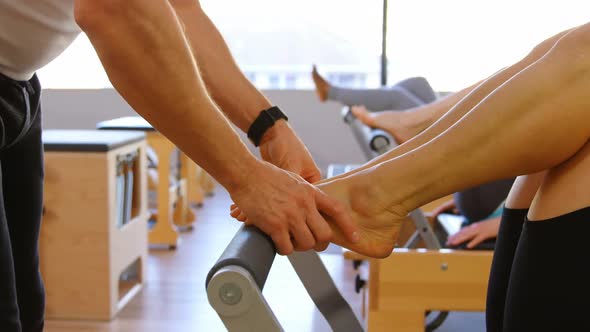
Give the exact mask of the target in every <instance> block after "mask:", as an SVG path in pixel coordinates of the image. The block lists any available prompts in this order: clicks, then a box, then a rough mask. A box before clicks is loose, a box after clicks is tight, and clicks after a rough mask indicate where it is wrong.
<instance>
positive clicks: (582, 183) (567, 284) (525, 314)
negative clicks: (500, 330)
mask: <svg viewBox="0 0 590 332" xmlns="http://www.w3.org/2000/svg"><path fill="white" fill-rule="evenodd" d="M588 170H590V143H586V145H585V146H584V147H583V148H582V149H581V150H580V151H579V152H578V153H576V154H575V155H574V156H573V157H572V158H570V159H569V160H568V161H567V162H565V163H562V164H561V165H559V166H557V167H554V168H553V169H552V170H550V171H549V172H548V173H547V176H546V177H545V179H544V181H543V183H542V184H541V187H540V188H539V191H538V192H537V195H536V196H535V199H534V200H533V203H532V205H531V208H530V210H529V212H528V217H527V220H526V221H525V223H524V227H523V230H522V235H521V237H520V240H519V243H518V248H517V249H516V253H515V258H514V262H513V266H512V273H511V275H510V282H509V285H508V291H507V296H506V308H505V311H504V331H506V332H508V331H590V320H589V319H588V317H587V316H586V314H587V309H588V304H587V303H588V298H590V284H589V283H588V280H590V267H588V264H587V257H588V253H589V252H590V249H588V245H587V239H588V234H589V233H590V177H589V176H588Z"/></svg>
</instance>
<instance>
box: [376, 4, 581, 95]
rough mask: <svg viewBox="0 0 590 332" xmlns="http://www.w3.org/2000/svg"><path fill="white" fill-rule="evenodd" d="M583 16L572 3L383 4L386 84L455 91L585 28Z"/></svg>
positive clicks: (579, 6)
mask: <svg viewBox="0 0 590 332" xmlns="http://www.w3.org/2000/svg"><path fill="white" fill-rule="evenodd" d="M589 10H590V2H588V1H578V0H564V1H558V2H556V1H538V0H518V1H514V0H494V1H465V0H446V1H431V0H412V1H406V0H389V12H388V16H389V17H388V40H387V44H388V50H387V53H388V59H389V61H388V66H389V78H388V83H390V84H391V83H394V82H396V81H398V80H400V79H403V78H406V77H410V76H424V77H426V78H427V79H428V80H429V81H430V83H431V84H432V86H433V87H434V88H435V89H436V90H439V91H456V90H459V89H461V88H464V87H467V86H468V85H470V84H473V83H475V82H477V81H479V80H481V79H483V78H485V77H487V76H489V75H491V74H493V73H494V72H496V71H498V70H499V69H501V68H503V67H505V66H508V65H510V64H512V63H514V62H516V61H518V60H519V59H520V58H522V57H523V56H525V55H526V54H527V53H528V51H530V50H531V49H532V48H533V47H534V46H535V45H536V44H538V43H539V42H541V41H543V40H544V39H546V38H548V37H550V36H552V35H554V34H556V33H558V32H560V31H563V30H565V29H568V28H570V27H573V26H576V25H579V24H583V23H586V22H587V21H588V12H589Z"/></svg>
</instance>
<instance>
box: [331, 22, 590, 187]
mask: <svg viewBox="0 0 590 332" xmlns="http://www.w3.org/2000/svg"><path fill="white" fill-rule="evenodd" d="M584 28H585V29H587V27H584ZM574 29H577V28H574ZM574 29H570V30H565V31H563V32H560V33H558V34H556V35H554V36H552V37H550V38H548V39H547V40H545V41H543V42H542V43H540V44H539V45H537V46H536V47H535V48H534V49H533V50H532V51H531V52H530V53H529V54H528V55H527V56H526V57H525V58H523V59H522V60H521V61H519V62H517V63H515V64H514V65H512V66H510V67H508V68H505V69H503V70H501V71H499V72H498V73H496V74H494V75H492V76H491V77H489V78H488V79H486V80H484V81H483V82H481V83H477V84H475V85H473V86H471V87H468V88H465V89H463V90H461V91H460V92H458V93H455V94H452V95H450V96H447V97H446V98H442V99H439V100H438V101H436V102H434V103H432V104H429V105H426V106H425V108H427V109H428V108H431V107H432V108H438V109H434V110H433V109H430V110H429V111H428V112H431V114H424V115H421V117H426V118H431V121H432V122H434V123H432V122H431V124H432V125H430V126H429V127H428V128H427V129H426V130H424V131H422V132H421V133H420V134H419V135H416V136H415V137H413V138H412V139H410V140H409V141H408V142H407V143H405V144H403V145H401V146H398V147H397V148H395V149H393V150H391V151H389V152H388V153H386V154H384V155H382V156H379V157H377V158H375V159H373V160H371V161H370V162H368V163H367V164H365V165H363V166H362V167H359V168H357V169H355V170H354V171H352V172H349V173H347V174H343V175H341V176H338V177H337V178H342V177H345V176H347V175H351V174H354V173H357V172H361V171H363V170H365V169H368V168H370V167H373V166H375V165H377V164H379V163H382V162H384V161H387V160H391V159H394V158H397V157H399V156H401V155H403V154H405V153H407V152H409V151H412V150H414V149H416V148H419V147H421V146H422V145H424V144H426V143H428V142H429V141H431V140H433V139H434V138H436V137H437V136H439V135H440V134H442V133H443V132H445V131H446V130H447V129H449V128H450V127H452V126H453V125H454V124H455V123H457V122H458V121H459V120H461V118H463V117H464V116H465V115H466V114H467V113H469V112H470V111H471V110H472V109H473V108H477V109H481V110H483V109H489V107H483V106H482V105H480V103H481V102H482V101H483V100H484V98H485V99H489V98H488V96H489V95H490V94H492V93H495V92H497V91H496V90H499V89H500V88H502V86H503V85H505V84H506V83H507V82H508V81H511V80H512V78H513V77H515V76H516V75H518V74H520V73H521V72H522V71H524V70H525V69H527V68H528V67H529V66H532V65H533V64H535V63H536V62H537V61H538V60H539V59H541V58H542V57H544V56H545V55H546V54H547V53H548V52H549V50H551V49H553V48H554V47H555V46H556V43H557V42H558V41H559V40H560V39H561V38H563V37H564V36H565V35H567V34H569V33H570V32H571V31H573V30H574ZM578 36H579V34H576V35H575V36H570V37H568V39H567V43H562V45H561V47H560V48H561V50H560V51H559V52H555V51H554V52H553V53H554V54H555V53H558V54H560V55H558V56H552V57H551V60H550V61H544V62H543V63H542V64H541V66H535V68H534V70H533V72H537V74H536V78H534V79H537V80H541V81H536V82H534V83H535V84H537V85H541V86H542V85H544V82H542V81H543V80H545V78H544V77H541V76H540V75H539V74H538V73H542V72H548V70H547V67H548V66H547V65H548V64H547V62H553V65H555V63H556V62H559V61H561V60H559V59H556V57H560V58H562V59H563V61H565V63H560V64H559V65H562V66H564V67H569V68H570V70H571V69H573V68H574V67H573V63H571V64H570V66H568V64H567V61H569V60H567V59H568V58H573V59H576V60H575V61H574V62H578V63H580V62H582V61H580V59H579V58H577V57H576V56H575V55H571V54H570V55H564V54H563V53H567V51H563V48H564V47H565V48H569V47H570V46H571V45H572V44H575V46H574V47H579V46H580V45H585V44H584V43H583V42H577V41H573V42H572V41H571V40H572V39H575V38H577V37H578ZM564 44H565V45H564ZM573 59H572V60H573ZM539 67H541V70H542V72H539V69H538V68H539ZM580 70H582V69H580ZM528 72H530V70H529V71H528ZM553 73H554V74H555V75H556V77H563V78H564V79H567V78H565V76H564V75H563V73H560V72H559V71H555V70H554V71H553ZM520 76H521V77H520V78H519V80H518V81H521V84H516V85H515V84H513V83H511V84H510V87H508V88H507V89H506V88H502V89H501V90H502V91H511V93H512V94H516V95H518V94H519V92H520V91H523V92H532V91H533V90H534V89H537V88H533V89H529V88H528V87H527V83H524V84H522V81H523V79H522V75H520ZM525 76H531V75H525ZM516 86H517V87H518V89H521V90H519V91H514V90H512V87H516ZM551 88H552V89H554V90H555V91H559V88H560V86H559V83H555V84H553V85H552V87H551ZM495 95H496V96H495V97H494V98H493V100H495V101H499V102H500V103H505V102H507V103H511V101H510V97H508V98H506V97H502V98H498V94H497V93H495ZM523 96H524V95H523ZM519 97H521V96H516V98H515V99H514V101H515V102H518V99H523V98H519ZM537 97H538V98H539V100H538V102H539V103H543V102H544V99H545V100H546V99H547V98H546V97H547V96H545V95H535V94H529V95H528V98H531V99H535V98H537ZM532 102H535V100H531V103H532ZM486 104H490V103H489V102H487V103H486ZM511 104H515V103H514V102H512V103H511ZM512 106H516V107H513V108H516V109H518V107H519V106H518V105H512ZM525 106H527V105H525V104H523V105H522V107H525ZM428 112H426V113H428ZM408 113H410V112H408ZM408 116H409V115H408ZM404 122H405V123H407V122H409V121H404ZM474 125H475V126H476V127H474V128H477V126H478V125H479V124H474ZM376 127H379V126H377V125H376ZM488 127H489V126H488ZM497 130H503V129H500V127H497ZM495 135H496V133H490V136H489V137H490V138H491V137H494V136H495ZM394 136H395V135H394ZM476 148H477V147H476ZM506 178H508V177H506ZM335 179H336V178H335Z"/></svg>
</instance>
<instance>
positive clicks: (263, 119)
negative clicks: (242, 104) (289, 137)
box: [248, 106, 289, 146]
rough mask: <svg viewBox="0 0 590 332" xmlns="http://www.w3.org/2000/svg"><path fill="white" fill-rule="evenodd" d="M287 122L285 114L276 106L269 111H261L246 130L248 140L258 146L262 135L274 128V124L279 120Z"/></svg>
mask: <svg viewBox="0 0 590 332" xmlns="http://www.w3.org/2000/svg"><path fill="white" fill-rule="evenodd" d="M281 119H283V120H285V121H288V120H289V118H287V116H286V115H285V113H283V112H281V110H280V109H279V108H278V107H277V106H273V107H271V108H269V109H266V110H263V111H262V112H260V114H258V117H257V118H256V120H254V122H252V124H251V125H250V128H249V129H248V138H249V139H250V140H251V141H252V143H254V145H255V146H259V145H260V140H262V136H264V133H266V131H267V130H268V129H269V128H271V127H272V126H274V124H275V122H277V121H279V120H281Z"/></svg>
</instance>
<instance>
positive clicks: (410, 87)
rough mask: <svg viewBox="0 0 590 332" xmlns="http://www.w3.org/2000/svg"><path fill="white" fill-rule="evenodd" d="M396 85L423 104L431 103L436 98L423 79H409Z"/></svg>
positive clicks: (428, 84)
mask: <svg viewBox="0 0 590 332" xmlns="http://www.w3.org/2000/svg"><path fill="white" fill-rule="evenodd" d="M396 85H397V86H399V87H402V88H404V89H406V90H407V91H409V92H410V93H412V94H413V95H414V96H416V97H418V99H420V100H421V101H422V102H424V103H425V104H428V103H432V102H433V101H435V100H436V98H437V97H438V96H437V95H436V92H434V90H433V89H432V87H431V86H430V83H428V81H427V80H426V79H425V78H424V77H419V76H418V77H410V78H407V79H405V80H403V81H399V82H398V83H397V84H396Z"/></svg>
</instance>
